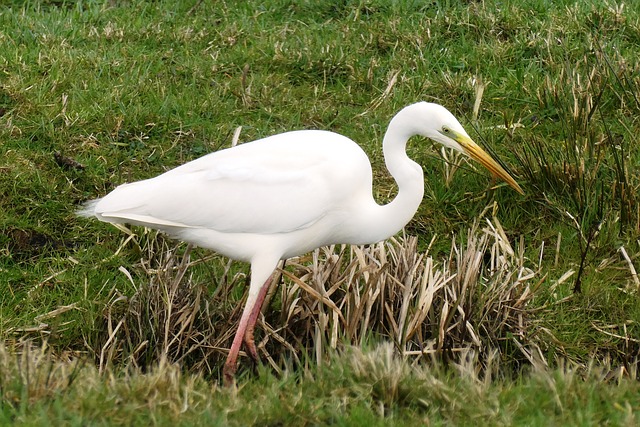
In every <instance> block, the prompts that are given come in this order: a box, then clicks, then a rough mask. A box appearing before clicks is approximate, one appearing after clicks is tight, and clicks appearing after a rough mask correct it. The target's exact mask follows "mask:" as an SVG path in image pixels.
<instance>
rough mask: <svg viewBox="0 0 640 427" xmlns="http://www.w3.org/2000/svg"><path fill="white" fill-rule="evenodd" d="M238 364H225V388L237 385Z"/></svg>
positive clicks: (223, 374) (223, 369)
mask: <svg viewBox="0 0 640 427" xmlns="http://www.w3.org/2000/svg"><path fill="white" fill-rule="evenodd" d="M236 368H237V367H236V364H235V362H234V363H231V364H230V363H229V362H227V363H225V364H224V368H222V377H223V383H224V386H225V387H231V386H233V385H234V384H235V383H236Z"/></svg>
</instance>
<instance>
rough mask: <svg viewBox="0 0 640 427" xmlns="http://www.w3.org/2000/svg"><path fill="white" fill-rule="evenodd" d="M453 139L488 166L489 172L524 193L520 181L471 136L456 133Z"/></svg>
mask: <svg viewBox="0 0 640 427" xmlns="http://www.w3.org/2000/svg"><path fill="white" fill-rule="evenodd" d="M453 139H454V140H455V141H456V142H457V143H458V144H460V146H461V147H462V149H463V150H464V152H465V153H466V154H467V155H468V156H469V157H471V158H472V159H474V160H475V161H477V162H478V163H480V164H481V165H482V166H484V167H485V168H487V169H488V170H489V172H491V173H492V174H493V176H495V177H497V178H501V179H502V180H504V181H505V182H506V183H507V184H509V185H510V186H511V188H513V189H514V190H516V191H517V192H518V193H520V194H524V191H522V188H520V186H519V185H518V183H517V182H516V181H515V179H513V177H512V176H511V175H509V173H507V171H506V170H504V168H503V167H502V166H500V164H499V163H498V162H496V161H495V160H494V159H493V157H491V156H490V155H489V154H488V153H487V152H486V151H484V150H483V149H482V148H480V146H479V145H478V144H476V143H475V142H473V140H472V139H471V138H469V137H468V136H466V135H461V134H455V135H454V136H453Z"/></svg>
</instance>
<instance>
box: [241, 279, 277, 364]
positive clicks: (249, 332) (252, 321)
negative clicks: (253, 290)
mask: <svg viewBox="0 0 640 427" xmlns="http://www.w3.org/2000/svg"><path fill="white" fill-rule="evenodd" d="M272 279H273V276H271V277H269V278H268V279H267V281H266V282H264V285H262V288H261V289H260V293H259V294H258V299H257V300H256V305H255V306H254V307H253V310H252V311H251V314H250V315H249V321H248V322H247V329H246V330H245V332H244V343H245V345H246V347H247V350H248V351H249V355H250V356H251V358H252V359H253V360H254V361H255V362H256V363H257V362H259V361H260V359H259V357H258V350H257V349H256V343H255V341H254V339H253V330H254V329H255V326H256V321H257V320H258V316H259V315H260V310H261V309H262V303H263V302H264V299H265V297H266V296H267V292H269V288H270V287H271V281H272Z"/></svg>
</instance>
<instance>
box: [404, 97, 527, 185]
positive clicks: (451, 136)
mask: <svg viewBox="0 0 640 427" xmlns="http://www.w3.org/2000/svg"><path fill="white" fill-rule="evenodd" d="M414 106H416V107H418V109H419V110H421V111H420V118H421V120H416V121H414V124H415V125H417V126H418V127H419V128H418V129H415V132H416V133H417V134H420V135H423V136H426V137H427V138H430V139H432V140H434V141H436V142H438V143H440V144H442V145H443V146H445V147H447V148H452V149H454V150H456V151H459V152H461V153H462V154H464V155H466V156H468V157H470V158H472V159H473V160H475V161H477V162H478V163H480V164H481V165H482V166H484V167H485V168H487V169H488V170H489V172H491V173H492V174H493V176H495V177H497V178H500V179H502V180H504V181H505V182H506V183H507V184H509V185H510V186H511V187H512V188H513V189H514V190H516V191H517V192H518V193H520V194H524V192H523V191H522V188H520V186H519V185H518V183H517V182H516V181H515V180H514V179H513V177H512V176H511V175H509V173H508V172H507V171H506V170H505V169H504V168H503V167H502V166H501V165H500V164H499V163H498V162H497V161H496V160H495V159H494V158H493V157H491V156H490V155H489V154H488V153H487V152H486V151H485V150H483V149H482V148H481V147H480V146H479V145H478V144H476V143H475V142H474V141H473V139H471V137H470V136H469V135H468V134H467V132H466V131H465V130H464V128H463V127H462V125H461V124H460V122H459V121H458V119H456V118H455V117H454V115H453V114H451V112H449V110H447V109H446V108H444V107H443V106H441V105H438V104H433V103H428V102H420V103H418V104H414ZM410 107H411V106H410Z"/></svg>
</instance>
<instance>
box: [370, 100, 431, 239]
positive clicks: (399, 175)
mask: <svg viewBox="0 0 640 427" xmlns="http://www.w3.org/2000/svg"><path fill="white" fill-rule="evenodd" d="M403 116H404V115H403V114H402V112H401V113H400V114H398V115H397V116H396V117H394V119H393V120H392V121H391V123H390V124H389V128H388V129H387V132H386V134H385V136H384V140H383V147H382V148H383V152H384V159H385V163H386V165H387V169H388V170H389V173H390V174H391V176H392V177H393V178H394V179H395V181H396V184H397V185H398V194H397V195H396V197H395V198H394V199H393V200H392V201H391V202H390V203H388V204H386V205H383V206H379V205H377V206H375V208H374V209H372V210H371V212H370V213H369V215H368V216H367V218H366V219H365V220H364V224H362V226H363V227H369V235H368V237H369V238H370V239H369V240H370V241H368V242H359V243H375V242H379V241H381V240H384V239H386V238H388V237H390V236H393V235H394V234H396V233H397V232H398V231H400V230H402V228H403V227H404V226H405V225H407V223H408V222H409V221H410V220H411V218H413V215H414V214H415V213H416V211H417V210H418V207H419V206H420V203H421V202H422V197H423V196H424V174H423V172H422V167H421V166H420V165H419V164H418V163H416V162H414V161H413V160H411V159H410V158H409V156H407V151H406V146H407V142H408V140H409V138H410V137H412V136H413V135H416V134H417V132H415V131H413V130H412V129H413V127H412V126H407V123H406V120H405V117H403Z"/></svg>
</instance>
